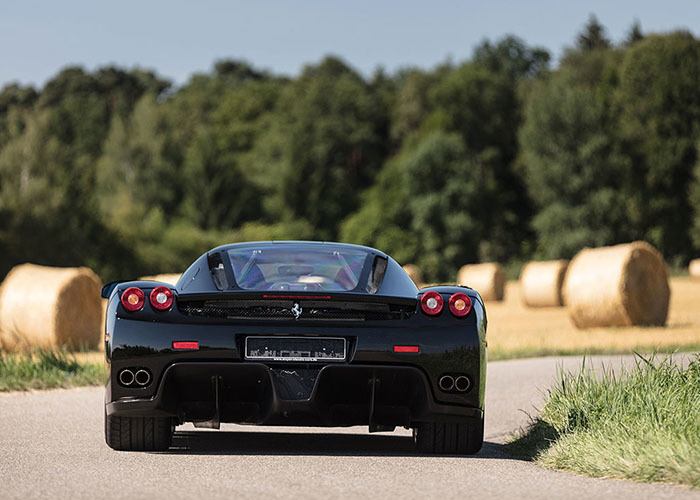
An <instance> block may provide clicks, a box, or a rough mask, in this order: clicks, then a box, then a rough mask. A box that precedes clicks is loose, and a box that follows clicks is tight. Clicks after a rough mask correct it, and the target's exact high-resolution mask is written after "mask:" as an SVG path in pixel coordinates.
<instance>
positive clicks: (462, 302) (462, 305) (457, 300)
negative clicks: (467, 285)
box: [447, 292, 472, 318]
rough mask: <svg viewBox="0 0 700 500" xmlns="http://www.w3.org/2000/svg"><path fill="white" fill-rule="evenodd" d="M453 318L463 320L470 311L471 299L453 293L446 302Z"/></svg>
mask: <svg viewBox="0 0 700 500" xmlns="http://www.w3.org/2000/svg"><path fill="white" fill-rule="evenodd" d="M447 305H448V306H449V308H450V312H451V313H452V315H453V316H457V317H458V318H463V317H465V316H466V315H467V314H469V312H470V311H471V310H472V299H470V298H469V295H467V294H466V293H462V292H457V293H453V294H452V296H451V297H450V300H449V301H448V302H447Z"/></svg>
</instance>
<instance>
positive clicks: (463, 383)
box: [137, 374, 472, 392]
mask: <svg viewBox="0 0 700 500" xmlns="http://www.w3.org/2000/svg"><path fill="white" fill-rule="evenodd" d="M137 375H138V374H137ZM471 385H472V384H471V382H470V381H469V377H467V376H466V375H460V376H459V377H457V378H456V379H455V389H457V390H458V391H459V392H467V391H468V390H469V387H470V386H471Z"/></svg>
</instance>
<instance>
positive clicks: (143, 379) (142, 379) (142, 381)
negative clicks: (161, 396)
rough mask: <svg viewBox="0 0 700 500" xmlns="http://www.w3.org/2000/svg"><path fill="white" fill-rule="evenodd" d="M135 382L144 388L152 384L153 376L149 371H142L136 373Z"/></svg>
mask: <svg viewBox="0 0 700 500" xmlns="http://www.w3.org/2000/svg"><path fill="white" fill-rule="evenodd" d="M134 380H135V381H136V383H137V384H138V385H140V386H141V387H144V386H146V385H148V384H150V383H151V374H150V373H149V372H148V371H146V370H144V369H141V370H139V371H137V372H136V375H134Z"/></svg>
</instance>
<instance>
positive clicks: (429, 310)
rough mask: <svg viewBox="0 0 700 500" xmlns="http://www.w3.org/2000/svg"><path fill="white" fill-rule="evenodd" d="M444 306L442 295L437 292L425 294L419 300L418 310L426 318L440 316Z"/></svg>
mask: <svg viewBox="0 0 700 500" xmlns="http://www.w3.org/2000/svg"><path fill="white" fill-rule="evenodd" d="M444 305H445V301H444V300H442V295H440V294H439V293H437V292H433V291H431V292H425V293H424V294H423V296H422V297H421V299H420V308H421V309H422V310H423V312H424V313H425V314H427V315H428V316H437V315H438V314H440V313H441V312H442V307H443V306H444Z"/></svg>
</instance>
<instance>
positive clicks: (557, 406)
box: [508, 356, 700, 488]
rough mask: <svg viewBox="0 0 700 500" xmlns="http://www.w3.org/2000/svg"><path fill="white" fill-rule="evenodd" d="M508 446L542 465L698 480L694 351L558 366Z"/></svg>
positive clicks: (699, 364) (698, 361) (699, 383)
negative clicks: (628, 363)
mask: <svg viewBox="0 0 700 500" xmlns="http://www.w3.org/2000/svg"><path fill="white" fill-rule="evenodd" d="M508 448H509V450H510V451H511V452H512V453H513V454H514V455H516V456H519V457H521V458H526V459H533V460H535V461H536V462H538V463H539V464H541V465H544V466H545V467H550V468H555V469H562V470H568V471H572V472H577V473H581V474H586V475H589V476H594V477H615V478H622V479H634V480H638V481H645V482H671V483H680V484H687V485H690V486H692V487H694V488H700V356H697V357H696V358H694V359H693V360H692V361H690V363H689V364H688V365H687V366H685V367H683V366H679V365H678V364H676V363H674V362H673V361H672V360H671V359H670V358H666V359H665V360H662V361H655V360H653V359H651V360H649V359H645V358H643V357H641V356H639V359H638V362H637V364H636V366H635V367H634V368H633V369H630V370H629V371H625V372H616V373H613V372H612V371H611V370H605V371H604V372H603V373H602V374H594V373H593V372H592V370H590V369H586V368H585V367H584V370H582V371H581V372H580V373H578V374H562V375H561V380H560V382H559V384H558V385H557V386H555V387H554V388H553V389H551V390H550V391H549V397H548V400H547V402H546V403H545V405H544V407H543V408H542V411H541V412H540V415H539V416H538V417H537V419H536V420H534V422H533V423H532V425H531V427H530V428H529V429H528V430H527V431H525V432H524V433H523V434H522V435H520V436H519V437H518V438H517V439H515V440H514V441H512V442H511V443H509V445H508Z"/></svg>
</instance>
